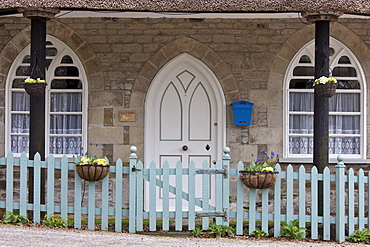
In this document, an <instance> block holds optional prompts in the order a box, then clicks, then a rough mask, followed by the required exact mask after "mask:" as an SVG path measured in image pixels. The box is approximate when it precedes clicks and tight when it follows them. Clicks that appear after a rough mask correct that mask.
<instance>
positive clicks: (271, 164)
mask: <svg viewBox="0 0 370 247" xmlns="http://www.w3.org/2000/svg"><path fill="white" fill-rule="evenodd" d="M256 156H257V158H256ZM256 156H255V154H251V157H250V162H249V165H247V164H245V170H246V171H266V172H274V171H275V165H276V163H277V162H278V160H279V154H276V153H275V152H274V151H271V152H270V153H268V152H265V151H263V150H260V151H259V153H258V154H257V155H256Z"/></svg>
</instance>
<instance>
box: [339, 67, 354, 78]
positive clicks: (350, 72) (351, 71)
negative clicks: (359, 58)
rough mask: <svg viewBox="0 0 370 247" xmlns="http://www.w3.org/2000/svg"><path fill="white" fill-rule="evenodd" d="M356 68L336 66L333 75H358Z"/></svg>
mask: <svg viewBox="0 0 370 247" xmlns="http://www.w3.org/2000/svg"><path fill="white" fill-rule="evenodd" d="M356 76H357V73H356V70H355V69H354V68H352V67H335V68H334V69H333V77H356Z"/></svg>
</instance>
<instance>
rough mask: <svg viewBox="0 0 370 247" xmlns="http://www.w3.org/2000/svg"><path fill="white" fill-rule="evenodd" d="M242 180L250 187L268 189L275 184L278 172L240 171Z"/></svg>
mask: <svg viewBox="0 0 370 247" xmlns="http://www.w3.org/2000/svg"><path fill="white" fill-rule="evenodd" d="M239 173H240V180H241V181H242V182H243V184H244V185H245V186H246V187H248V188H250V189H267V188H270V187H272V186H274V185H275V183H276V176H277V174H278V172H262V171H239Z"/></svg>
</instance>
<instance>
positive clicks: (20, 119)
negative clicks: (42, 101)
mask: <svg viewBox="0 0 370 247" xmlns="http://www.w3.org/2000/svg"><path fill="white" fill-rule="evenodd" d="M50 97H51V98H50V119H49V127H50V138H49V142H50V144H49V152H50V153H51V154H75V153H76V152H79V151H80V147H81V142H82V137H81V135H82V114H81V112H82V94H81V93H52V94H51V96H50ZM12 111H17V112H20V111H29V96H28V95H27V94H26V93H18V92H16V93H15V92H13V105H12ZM29 123H30V121H29V114H28V113H24V114H23V113H22V114H18V113H17V114H12V133H29ZM62 135H63V136H62ZM73 135H77V136H73ZM28 145H29V138H28V135H12V151H13V152H16V153H20V152H23V151H25V152H28Z"/></svg>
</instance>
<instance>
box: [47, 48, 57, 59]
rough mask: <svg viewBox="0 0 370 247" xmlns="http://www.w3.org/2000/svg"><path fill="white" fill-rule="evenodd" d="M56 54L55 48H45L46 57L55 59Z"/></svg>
mask: <svg viewBox="0 0 370 247" xmlns="http://www.w3.org/2000/svg"><path fill="white" fill-rule="evenodd" d="M57 54H58V50H57V49H56V48H55V47H49V48H46V56H48V57H55V56H56V55H57Z"/></svg>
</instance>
